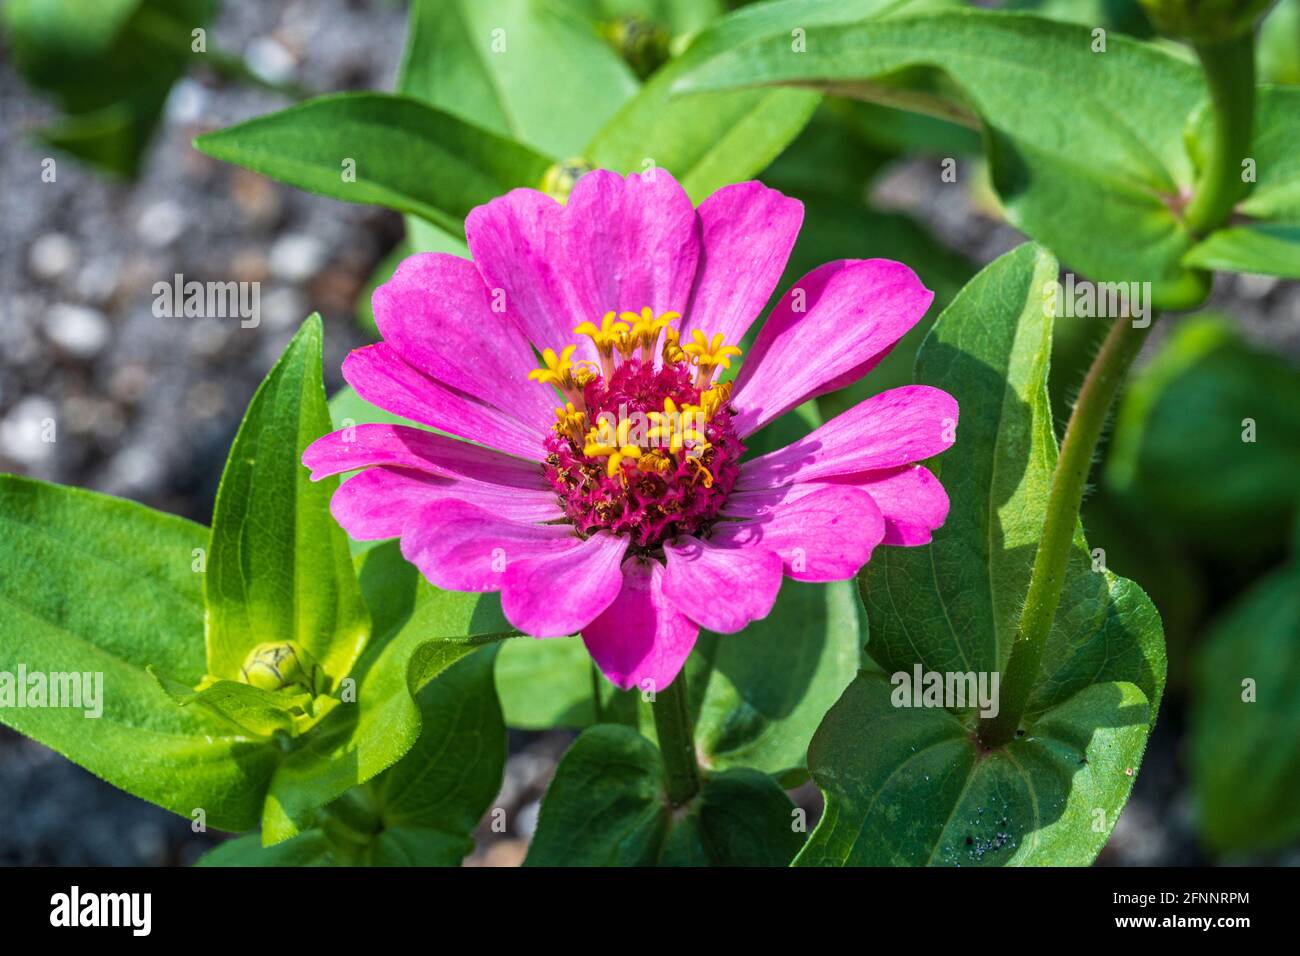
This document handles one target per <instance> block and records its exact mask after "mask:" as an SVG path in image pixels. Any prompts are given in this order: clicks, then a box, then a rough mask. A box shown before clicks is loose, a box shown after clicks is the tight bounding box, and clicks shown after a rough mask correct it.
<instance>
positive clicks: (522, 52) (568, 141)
mask: <svg viewBox="0 0 1300 956" xmlns="http://www.w3.org/2000/svg"><path fill="white" fill-rule="evenodd" d="M638 85H639V84H638V83H637V80H636V77H635V76H634V75H633V74H632V71H631V70H630V69H628V67H627V66H626V65H625V64H624V63H623V61H622V60H620V59H619V57H618V56H617V55H616V54H615V52H614V51H613V50H612V49H610V48H609V46H607V45H606V44H605V43H603V42H602V41H601V40H600V38H599V37H597V36H596V34H595V33H594V32H593V31H592V30H591V29H590V28H589V27H588V25H587V24H586V23H584V22H582V20H581V19H579V18H577V17H575V16H573V15H572V14H570V13H569V12H568V11H566V10H565V9H564V6H563V5H562V4H560V3H554V2H549V0H414V2H413V3H412V4H411V16H410V29H409V31H408V33H407V44H406V52H405V55H404V56H403V59H402V68H401V72H400V75H399V77H398V80H397V91H398V92H399V93H404V94H406V95H408V96H413V97H416V98H418V99H421V100H424V101H425V102H426V103H429V104H430V105H431V106H435V107H438V108H439V109H441V110H445V111H446V112H447V113H451V114H454V115H456V116H459V117H460V118H462V119H464V120H466V121H468V122H470V123H474V124H475V125H477V126H481V127H482V128H483V129H486V130H491V131H492V132H494V133H499V134H500V135H502V136H505V137H509V138H510V139H512V140H514V141H516V142H518V143H522V144H524V145H526V146H530V147H532V148H533V149H535V150H537V151H538V152H540V153H545V154H547V155H550V156H556V157H559V158H561V159H564V158H568V157H570V156H573V155H575V154H576V153H578V152H579V151H580V150H581V149H582V147H583V146H584V145H586V143H587V141H588V140H590V139H591V137H592V136H594V135H595V134H596V132H597V131H598V130H599V129H600V128H601V126H603V125H604V123H605V121H606V120H608V119H609V117H611V116H613V115H614V113H615V112H616V111H617V110H618V108H619V107H620V106H622V105H623V103H625V102H626V101H627V100H628V99H629V98H630V97H631V96H633V95H634V94H635V93H636V91H637V88H638Z"/></svg>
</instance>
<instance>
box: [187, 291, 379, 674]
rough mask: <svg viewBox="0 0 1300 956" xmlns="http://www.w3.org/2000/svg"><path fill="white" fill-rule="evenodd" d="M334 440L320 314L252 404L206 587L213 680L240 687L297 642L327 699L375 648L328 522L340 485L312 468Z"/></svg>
mask: <svg viewBox="0 0 1300 956" xmlns="http://www.w3.org/2000/svg"><path fill="white" fill-rule="evenodd" d="M329 430H330V417H329V410H328V408H327V406H326V402H325V388H324V385H323V384H322V381H321V322H320V316H318V315H313V316H312V317H311V318H309V319H308V320H307V321H306V322H305V323H303V327H302V329H301V330H300V331H299V332H298V334H297V335H296V336H294V339H293V341H292V342H290V343H289V346H288V348H286V349H285V352H284V354H283V355H282V356H281V357H280V360H279V361H278V362H277V363H276V364H275V367H274V368H273V369H271V372H270V374H269V375H267V377H266V380H265V381H263V383H262V384H261V386H259V387H258V390H257V393H256V394H255V395H254V396H253V401H252V403H251V404H250V405H249V407H248V411H247V412H245V414H244V421H243V423H242V424H241V425H240V426H239V433H238V434H237V435H236V436H235V443H234V445H233V446H232V447H231V449H230V456H229V458H228V459H227V462H226V470H225V471H224V472H223V474H222V476H221V485H220V487H219V488H218V489H217V501H216V505H215V508H214V511H213V519H212V550H211V554H210V555H209V563H208V573H207V582H206V583H207V591H206V595H207V605H208V620H207V648H208V674H209V675H210V676H212V677H214V678H225V679H227V680H240V678H241V674H240V668H241V666H242V665H243V663H244V661H245V659H246V657H247V655H248V653H249V652H250V651H251V650H252V649H253V648H254V647H256V646H257V645H258V644H261V643H264V642H280V641H296V642H297V643H298V645H299V646H300V647H302V648H304V649H305V650H306V651H307V653H308V654H309V655H310V656H311V657H312V658H313V659H314V660H315V661H316V662H317V663H318V664H319V665H320V667H321V668H322V669H323V671H324V674H325V677H326V679H327V686H326V687H324V688H321V689H320V690H321V692H322V693H328V692H330V691H332V690H333V688H334V687H336V686H337V685H338V681H339V680H340V679H342V678H343V677H345V676H346V675H347V674H348V672H349V671H350V670H351V668H352V664H353V663H354V662H355V661H356V659H357V656H358V655H359V654H360V653H361V649H362V647H363V646H364V645H365V640H366V635H367V634H368V633H369V628H370V619H369V616H368V614H367V613H366V606H365V603H364V602H363V600H362V597H361V589H360V588H359V587H358V585H357V580H356V573H355V571H354V570H353V568H352V560H351V557H350V554H349V551H348V541H347V536H346V535H345V534H344V533H343V530H342V529H341V528H339V526H338V524H337V523H336V522H335V521H334V519H333V518H332V517H331V516H330V512H329V500H330V496H331V495H332V494H333V493H334V489H335V488H337V487H338V482H337V480H336V479H328V480H325V481H319V482H313V481H311V480H310V478H309V477H308V471H307V469H306V468H305V467H303V464H302V453H303V450H304V449H305V448H306V447H307V446H308V445H309V444H311V442H313V441H315V440H316V439H317V438H319V437H320V436H321V435H324V434H325V433H326V432H328V431H329ZM172 676H175V675H172Z"/></svg>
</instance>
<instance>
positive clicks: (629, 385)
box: [534, 310, 745, 552]
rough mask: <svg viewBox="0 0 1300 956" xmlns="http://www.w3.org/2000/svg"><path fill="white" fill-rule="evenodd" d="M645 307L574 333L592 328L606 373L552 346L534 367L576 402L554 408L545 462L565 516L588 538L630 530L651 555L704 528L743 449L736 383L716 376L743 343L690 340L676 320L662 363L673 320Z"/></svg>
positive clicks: (634, 544)
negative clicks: (735, 414) (681, 341)
mask: <svg viewBox="0 0 1300 956" xmlns="http://www.w3.org/2000/svg"><path fill="white" fill-rule="evenodd" d="M648 313H649V310H645V313H644V314H643V315H642V316H638V315H636V314H634V313H624V317H625V318H626V319H628V320H629V324H624V323H618V322H615V321H613V319H612V313H611V314H610V315H609V316H607V317H606V320H605V322H604V323H603V325H602V327H601V329H600V330H597V329H596V328H595V326H594V325H593V324H592V323H585V324H584V326H580V327H579V328H578V329H577V330H575V331H578V332H584V329H590V330H591V331H590V332H584V334H591V332H594V333H595V334H593V335H592V338H593V340H594V341H595V342H596V346H597V350H598V352H599V353H600V357H601V363H600V370H599V371H598V370H596V368H595V363H590V365H589V366H584V367H579V368H576V369H575V368H574V367H573V366H572V364H571V363H570V358H569V357H570V355H571V354H572V349H571V348H569V349H565V350H564V352H563V353H562V355H561V356H556V355H555V353H553V352H551V351H550V350H549V349H548V350H546V354H545V355H544V360H545V361H546V364H547V368H545V369H539V370H538V372H537V373H534V374H535V376H536V377H537V378H538V379H539V380H541V381H547V382H551V383H553V384H555V385H556V386H557V387H559V388H560V390H561V392H562V393H564V394H565V395H566V397H569V398H571V399H572V400H571V401H570V402H568V403H567V405H566V406H565V407H562V408H557V409H556V424H555V426H554V428H553V431H552V434H550V435H549V436H547V439H546V450H547V456H546V460H545V461H544V463H543V470H544V472H545V475H546V478H547V480H548V481H549V482H550V483H551V486H552V487H553V488H554V489H555V492H556V494H557V495H558V497H559V500H560V505H561V507H562V508H563V509H564V513H565V515H566V517H567V518H568V519H569V521H571V522H572V523H573V526H574V528H575V529H576V530H577V532H578V533H579V534H580V535H582V536H583V537H587V536H589V535H592V534H595V533H596V532H597V531H602V530H603V531H610V532H613V533H615V534H626V535H628V536H629V538H630V539H631V545H632V547H633V548H635V549H638V550H640V551H643V552H651V551H654V550H655V549H657V548H658V547H659V546H660V545H662V544H663V543H664V542H665V541H668V540H671V539H672V538H674V537H676V536H677V535H680V534H691V535H696V536H699V535H703V534H705V533H707V531H708V529H709V527H710V526H711V525H712V524H713V522H714V521H715V520H716V519H717V517H718V513H719V512H720V511H721V510H722V506H723V503H724V502H725V501H726V500H727V496H728V495H729V494H730V493H731V490H732V488H733V487H734V486H735V484H736V479H737V478H738V477H739V474H740V467H739V461H740V457H741V455H742V454H744V451H745V446H744V445H743V444H742V443H741V441H740V438H739V436H737V434H736V429H735V426H734V425H733V424H732V420H731V417H732V410H731V407H730V406H729V405H728V399H729V398H730V395H731V386H730V384H729V383H726V384H722V385H713V384H711V382H712V378H713V375H714V373H715V372H716V371H717V369H718V368H719V367H721V368H726V367H728V366H729V361H730V356H731V355H734V354H738V353H739V351H740V350H739V349H736V348H734V347H729V346H723V345H722V344H721V341H720V339H721V337H720V336H719V337H716V338H715V340H714V341H713V342H709V341H708V340H706V339H704V337H703V336H702V335H699V334H697V335H696V341H694V342H692V343H689V344H687V345H686V346H685V348H681V347H678V340H677V336H676V334H674V330H672V329H671V328H668V331H667V336H666V341H665V344H664V348H663V352H662V358H661V364H660V366H659V367H658V368H656V367H655V362H654V358H653V356H654V354H655V352H657V351H659V349H658V348H657V346H658V344H659V343H658V340H659V333H660V331H661V330H663V329H665V328H667V326H668V321H666V319H665V317H663V316H661V317H660V318H659V319H657V320H656V319H654V318H653V317H652V316H650V315H649V314H648ZM667 315H669V316H673V314H672V313H668V314H667ZM673 317H675V316H673ZM633 320H635V321H633ZM616 353H617V354H616Z"/></svg>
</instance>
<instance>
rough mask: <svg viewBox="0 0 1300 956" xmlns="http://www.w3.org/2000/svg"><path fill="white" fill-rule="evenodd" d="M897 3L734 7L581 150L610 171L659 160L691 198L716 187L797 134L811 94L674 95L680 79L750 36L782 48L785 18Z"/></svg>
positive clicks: (837, 16)
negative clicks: (773, 37) (775, 35)
mask: <svg viewBox="0 0 1300 956" xmlns="http://www.w3.org/2000/svg"><path fill="white" fill-rule="evenodd" d="M904 5H905V4H904ZM899 6H900V4H899V3H898V0H837V2H835V3H833V4H832V3H826V2H824V0H822V2H819V3H818V4H817V5H816V9H812V8H808V9H804V5H803V4H802V2H801V0H782V2H778V3H764V4H759V5H756V6H753V7H746V8H745V9H742V10H738V11H736V12H735V13H733V14H731V15H730V16H728V17H724V18H723V19H722V20H720V21H718V22H717V23H715V24H713V25H712V26H710V27H709V28H708V29H706V30H705V31H704V32H703V33H702V34H700V35H699V36H697V37H696V38H695V39H694V41H693V42H692V43H691V44H690V46H688V47H687V49H686V51H685V52H684V53H683V54H682V55H681V56H680V57H678V58H676V59H674V60H672V61H671V62H669V63H668V64H667V65H666V66H665V67H664V68H663V69H661V70H659V72H658V73H656V74H655V75H654V76H652V77H651V78H650V80H649V82H647V83H646V85H645V86H644V87H643V88H642V89H641V92H640V93H639V94H638V95H637V96H636V97H634V98H633V99H632V100H630V101H629V102H628V103H627V105H626V106H624V107H623V109H622V110H620V111H619V113H618V114H617V115H616V116H615V117H614V118H613V119H612V120H611V121H610V122H609V123H608V124H607V125H606V126H605V128H604V129H603V130H601V132H600V133H599V134H597V136H596V137H595V139H594V140H592V143H591V145H590V146H589V147H588V148H587V150H586V154H585V155H586V157H587V158H588V159H589V160H590V161H591V162H593V163H594V164H596V165H597V166H602V167H605V168H608V169H614V170H617V171H619V172H641V171H644V170H646V169H648V168H651V166H652V165H653V166H662V167H663V168H664V169H667V170H668V171H669V172H670V173H672V174H673V175H674V176H676V177H677V179H678V180H679V181H680V182H681V183H682V185H683V186H684V187H685V189H686V191H687V193H689V194H690V196H691V198H692V199H693V200H694V201H695V202H697V203H698V202H700V201H701V200H703V199H705V198H706V197H707V196H709V194H711V193H712V192H714V191H715V190H717V189H718V188H719V187H721V186H725V185H727V184H728V183H733V182H737V181H740V180H744V179H748V178H750V177H752V176H755V175H757V174H758V173H759V172H761V171H762V170H763V168H764V167H765V166H767V164H768V163H770V162H771V161H772V160H773V159H775V158H776V157H777V155H778V154H779V153H780V152H781V150H782V149H784V148H785V146H786V145H787V144H788V143H790V141H791V140H793V139H794V138H795V136H796V135H798V133H799V131H800V130H801V129H802V128H803V127H804V124H805V123H807V122H808V119H809V118H810V117H811V116H812V114H813V111H814V110H815V109H816V107H817V103H818V101H819V99H820V97H819V96H818V95H817V94H816V93H811V92H807V91H804V90H777V89H764V90H745V91H730V92H725V93H706V94H703V95H692V96H677V95H676V92H677V91H676V87H677V84H678V80H679V78H681V77H683V76H686V75H687V74H688V73H690V72H691V71H693V70H695V69H696V68H697V67H698V66H699V65H700V64H702V63H704V62H705V61H707V60H708V59H709V58H711V57H713V56H715V55H716V54H718V53H720V52H722V51H724V50H727V49H729V48H731V47H733V46H734V45H737V44H740V43H742V42H744V41H746V40H748V39H749V38H751V37H754V36H761V35H767V34H770V33H772V32H779V33H780V34H781V35H782V36H784V37H785V41H786V43H787V44H788V43H789V42H790V24H791V23H797V24H799V25H800V26H801V27H802V28H805V29H811V28H812V27H813V25H815V24H818V23H826V22H832V23H834V22H839V21H841V20H844V19H851V18H853V17H873V16H878V15H885V14H888V13H890V12H892V11H894V10H895V9H896V8H898V7H899ZM792 17H794V18H795V19H791V18H792ZM787 49H788V46H787Z"/></svg>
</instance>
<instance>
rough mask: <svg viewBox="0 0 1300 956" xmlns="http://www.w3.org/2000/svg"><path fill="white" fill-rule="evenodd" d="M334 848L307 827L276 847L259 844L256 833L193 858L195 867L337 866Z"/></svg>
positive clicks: (325, 838) (229, 841)
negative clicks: (300, 834) (304, 830)
mask: <svg viewBox="0 0 1300 956" xmlns="http://www.w3.org/2000/svg"><path fill="white" fill-rule="evenodd" d="M336 852H337V851H336V848H335V846H334V844H333V843H331V842H330V839H329V837H327V836H326V835H325V834H324V833H322V832H321V831H320V830H309V831H307V832H306V833H304V834H302V836H297V837H294V838H293V839H292V840H286V841H285V842H283V843H277V844H276V845H275V846H262V840H261V838H260V837H259V836H258V835H257V834H256V833H250V834H248V835H246V836H241V837H236V838H235V839H233V840H227V841H226V842H225V843H222V844H219V845H218V846H216V847H215V848H213V849H211V850H209V851H208V852H207V853H205V854H203V856H201V857H199V859H198V860H197V861H195V863H194V865H195V866H336V865H338V863H339V861H338V860H337V858H336Z"/></svg>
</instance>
